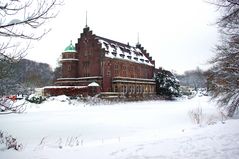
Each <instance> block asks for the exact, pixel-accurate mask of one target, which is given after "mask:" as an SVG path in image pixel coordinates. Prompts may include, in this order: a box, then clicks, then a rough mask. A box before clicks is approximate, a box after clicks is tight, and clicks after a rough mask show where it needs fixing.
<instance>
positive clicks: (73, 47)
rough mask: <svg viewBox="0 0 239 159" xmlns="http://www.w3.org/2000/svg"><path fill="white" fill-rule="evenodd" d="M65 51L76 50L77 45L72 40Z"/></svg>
mask: <svg viewBox="0 0 239 159" xmlns="http://www.w3.org/2000/svg"><path fill="white" fill-rule="evenodd" d="M64 52H76V49H75V46H73V45H72V41H71V43H70V45H68V46H67V47H66V48H65V50H64Z"/></svg>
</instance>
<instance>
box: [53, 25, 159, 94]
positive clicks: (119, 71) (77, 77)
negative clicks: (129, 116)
mask: <svg viewBox="0 0 239 159" xmlns="http://www.w3.org/2000/svg"><path fill="white" fill-rule="evenodd" d="M61 63H62V77H61V78H58V79H57V81H56V82H55V84H56V85H58V86H87V85H88V84H89V83H92V82H96V83H98V84H99V85H100V89H101V91H102V92H120V93H124V94H126V93H127V94H153V93H155V81H154V79H153V76H154V70H155V61H154V60H153V59H152V57H151V56H150V55H149V53H147V51H146V50H145V49H144V48H143V47H141V45H140V44H137V45H136V46H135V47H134V46H130V45H129V44H123V43H120V42H117V41H114V40H110V39H107V38H103V37H100V36H97V35H95V34H93V33H92V31H91V30H90V28H89V27H85V28H84V29H83V33H81V36H80V38H79V39H78V41H77V43H76V44H75V46H74V45H72V43H71V44H70V45H69V46H68V47H67V48H66V49H65V51H64V52H63V53H62V59H61Z"/></svg>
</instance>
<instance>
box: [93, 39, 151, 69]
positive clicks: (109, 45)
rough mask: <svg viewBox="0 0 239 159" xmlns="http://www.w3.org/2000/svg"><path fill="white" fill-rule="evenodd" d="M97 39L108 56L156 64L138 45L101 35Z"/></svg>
mask: <svg viewBox="0 0 239 159" xmlns="http://www.w3.org/2000/svg"><path fill="white" fill-rule="evenodd" d="M96 39H98V41H99V42H100V43H101V45H102V48H104V49H105V51H106V52H105V56H106V57H109V58H117V59H122V60H128V61H131V62H136V63H140V64H145V65H150V66H154V64H153V63H151V61H150V60H149V59H148V58H147V57H146V56H145V55H144V53H143V52H142V51H141V50H140V49H139V48H137V47H133V46H130V45H126V44H123V43H119V42H116V41H113V40H109V39H106V38H103V37H100V36H96Z"/></svg>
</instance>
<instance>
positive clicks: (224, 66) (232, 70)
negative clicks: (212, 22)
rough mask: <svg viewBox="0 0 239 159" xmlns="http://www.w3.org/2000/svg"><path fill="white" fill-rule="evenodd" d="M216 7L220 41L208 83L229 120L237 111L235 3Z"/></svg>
mask: <svg viewBox="0 0 239 159" xmlns="http://www.w3.org/2000/svg"><path fill="white" fill-rule="evenodd" d="M217 6H218V7H219V9H220V10H222V13H223V15H222V17H221V18H220V19H219V20H218V22H217V24H218V26H219V30H220V32H221V37H222V39H221V43H219V44H218V45H217V46H216V49H215V52H216V55H215V57H214V58H213V59H212V60H211V63H212V64H213V67H212V68H211V70H210V71H209V73H208V81H209V84H210V89H211V91H212V93H213V97H214V98H217V99H218V101H219V103H220V105H221V106H222V107H224V108H226V110H227V112H228V116H230V117H232V116H233V114H234V113H235V111H236V109H237V108H238V107H239V0H218V1H217Z"/></svg>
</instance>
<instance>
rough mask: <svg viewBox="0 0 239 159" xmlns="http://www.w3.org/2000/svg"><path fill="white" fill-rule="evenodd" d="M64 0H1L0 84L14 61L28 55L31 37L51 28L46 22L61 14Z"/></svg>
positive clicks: (7, 74) (38, 35)
mask: <svg viewBox="0 0 239 159" xmlns="http://www.w3.org/2000/svg"><path fill="white" fill-rule="evenodd" d="M62 4H63V1H62V0H1V1H0V39H1V40H0V83H1V80H2V79H4V78H6V77H9V74H11V72H12V63H15V62H17V61H18V60H19V59H21V58H22V57H24V56H25V55H26V51H27V50H28V48H29V46H30V43H31V41H32V40H40V39H41V38H42V37H43V36H44V35H46V34H47V33H48V32H49V31H50V29H49V28H48V29H46V28H45V27H44V26H43V25H44V24H45V23H46V22H47V21H48V20H50V19H52V18H55V17H56V16H57V14H58V7H59V6H60V5H62Z"/></svg>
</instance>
